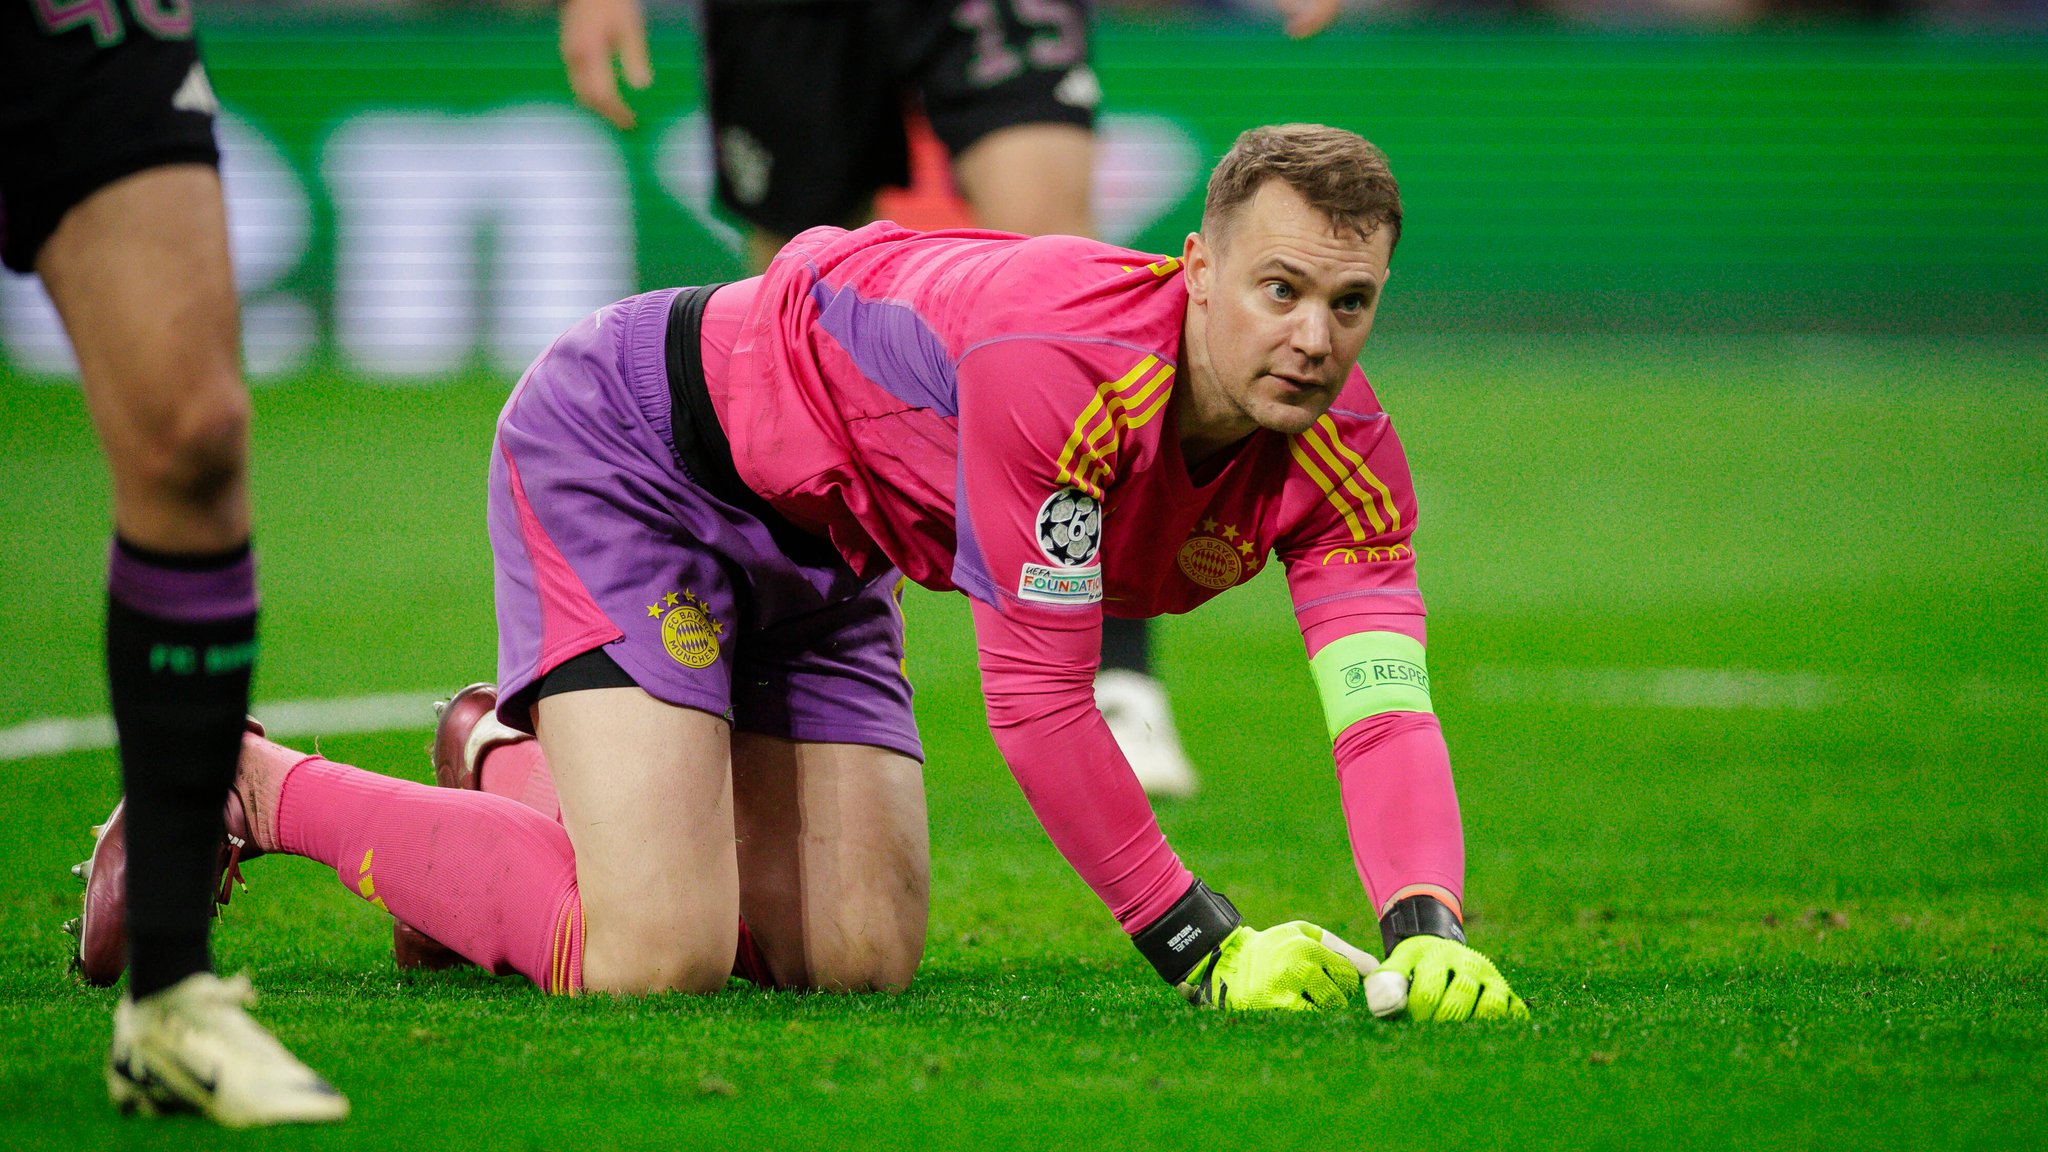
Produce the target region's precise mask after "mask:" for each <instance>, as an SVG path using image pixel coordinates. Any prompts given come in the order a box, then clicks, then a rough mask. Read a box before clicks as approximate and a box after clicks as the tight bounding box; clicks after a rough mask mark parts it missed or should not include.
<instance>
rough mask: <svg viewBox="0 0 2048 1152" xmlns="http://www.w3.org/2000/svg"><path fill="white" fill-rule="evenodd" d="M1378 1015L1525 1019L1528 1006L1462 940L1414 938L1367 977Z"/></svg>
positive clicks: (1368, 994) (1368, 997)
mask: <svg viewBox="0 0 2048 1152" xmlns="http://www.w3.org/2000/svg"><path fill="white" fill-rule="evenodd" d="M1365 989H1366V1002H1367V1003H1368V1004H1369V1005H1370V1006H1371V1007H1372V1013H1373V1015H1375V1016H1395V1015H1399V1014H1400V1013H1401V1012H1402V1011H1403V1010H1404V1009H1405V1010H1406V1012H1407V1014H1408V1017H1409V1018H1410V1019H1413V1020H1441V1021H1445V1022H1449V1021H1454V1020H1527V1019H1528V1018H1529V1006H1528V1005H1527V1004H1524V1003H1523V1002H1522V998H1521V997H1520V996H1517V995H1515V992H1514V989H1512V988H1509V987H1508V982H1507V979H1506V977H1503V976H1502V975H1501V974H1500V969H1498V968H1496V967H1494V966H1493V961H1491V960H1488V959H1487V958H1486V957H1484V956H1482V955H1480V954H1479V953H1477V952H1474V951H1473V950H1472V949H1471V948H1469V947H1467V946H1466V945H1465V943H1464V942H1463V941H1461V940H1451V939H1448V938H1446V937H1443V936H1410V937H1408V938H1407V939H1406V940H1403V941H1401V942H1400V943H1399V944H1396V945H1395V946H1394V950H1393V951H1392V952H1390V953H1388V954H1387V959H1386V961H1385V962H1384V963H1382V964H1381V965H1380V966H1379V967H1378V968H1377V969H1375V970H1374V971H1373V973H1372V975H1370V976H1368V977H1366V983H1365Z"/></svg>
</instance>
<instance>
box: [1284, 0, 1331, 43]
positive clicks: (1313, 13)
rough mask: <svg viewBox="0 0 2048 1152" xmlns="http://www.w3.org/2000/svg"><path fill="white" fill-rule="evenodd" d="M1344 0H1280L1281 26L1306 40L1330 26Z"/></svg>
mask: <svg viewBox="0 0 2048 1152" xmlns="http://www.w3.org/2000/svg"><path fill="white" fill-rule="evenodd" d="M1342 3H1343V0H1279V4H1278V7H1279V9H1280V28H1281V30H1282V31H1284V32H1286V33H1287V34H1288V35H1289V36H1292V37H1294V38H1295V39H1296V40H1306V39H1308V38H1309V37H1310V36H1313V35H1315V34H1316V33H1318V32H1321V31H1322V30H1323V29H1325V28H1328V27H1329V26H1330V21H1332V20H1335V19H1336V18H1337V9H1338V8H1339V6H1341V5H1342Z"/></svg>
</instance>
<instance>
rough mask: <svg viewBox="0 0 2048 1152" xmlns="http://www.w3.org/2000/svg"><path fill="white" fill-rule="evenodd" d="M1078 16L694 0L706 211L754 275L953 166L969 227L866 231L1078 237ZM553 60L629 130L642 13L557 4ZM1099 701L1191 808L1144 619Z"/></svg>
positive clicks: (1136, 768) (972, 4)
mask: <svg viewBox="0 0 2048 1152" xmlns="http://www.w3.org/2000/svg"><path fill="white" fill-rule="evenodd" d="M1338 3H1339V0H1287V2H1286V3H1285V4H1283V5H1282V13H1283V15H1284V17H1285V27H1286V30H1287V32H1288V34H1289V35H1292V36H1309V35H1313V34H1314V33H1316V32H1319V31H1321V30H1322V29H1323V28H1324V27H1325V26H1326V25H1327V24H1328V23H1329V22H1330V19H1331V18H1332V17H1333V16H1334V15H1335V14H1336V12H1337V8H1338ZM1088 16H1089V10H1088V4H1087V2H1086V0H1035V2H1027V3H1024V4H1019V3H1017V0H708V2H707V3H706V4H705V7H704V27H703V40H704V52H705V61H704V73H705V87H706V89H707V95H706V103H707V105H708V111H709V114H710V118H711V132H712V141H713V144H714V147H715V149H716V152H717V158H718V196H719V200H720V201H721V202H722V203H723V204H724V205H725V207H726V208H727V209H728V210H730V211H731V212H733V213H734V214H736V215H738V216H740V217H741V218H742V219H744V220H746V221H747V224H748V231H747V261H748V264H749V266H750V267H751V270H752V271H754V272H756V273H759V272H761V271H763V270H765V269H766V268H767V266H768V262H769V261H770V260H772V259H773V258H774V256H775V253H776V252H778V251H780V250H781V248H782V246H783V245H784V244H786V243H788V242H789V240H790V239H791V238H792V237H794V236H795V235H796V234H797V233H799V232H802V231H803V230H805V229H806V228H810V227H813V226H815V225H819V224H832V225H838V226H841V227H849V228H850V227H857V226H859V225H860V224H863V223H866V222H867V221H868V220H870V219H874V218H875V217H876V216H877V215H878V213H877V211H876V207H877V202H876V198H877V195H878V194H880V193H882V191H883V189H885V188H891V187H894V188H905V187H908V186H910V184H911V180H912V176H913V161H914V160H915V159H918V157H917V156H916V155H915V153H917V152H920V151H923V150H925V149H933V150H943V153H944V154H945V155H946V156H948V157H950V158H951V172H950V175H951V184H952V186H953V188H957V190H958V196H959V198H960V200H963V201H964V209H965V211H964V212H962V213H961V214H960V215H959V216H958V218H955V219H948V218H947V217H948V216H949V215H951V214H950V213H947V212H946V211H944V210H943V208H942V209H941V210H940V211H939V212H936V213H931V212H930V210H929V208H928V207H927V208H926V209H925V213H926V214H921V218H918V217H913V216H912V213H910V212H902V211H899V209H902V208H915V207H918V206H916V205H911V204H906V203H904V202H902V201H900V200H899V201H897V202H896V203H893V204H888V203H885V206H884V207H883V210H882V212H880V213H879V215H884V216H888V217H889V218H891V219H894V220H896V221H897V222H898V223H901V224H905V225H907V226H910V227H917V228H927V227H966V226H976V227H981V228H990V229H995V230H997V231H1001V232H1018V233H1022V234H1024V235H1027V236H1041V235H1050V234H1059V235H1068V236H1090V237H1092V236H1093V235H1094V234H1095V219H1094V211H1093V205H1092V201H1091V192H1092V187H1093V179H1094V171H1095V137H1094V123H1095V108H1096V105H1097V104H1098V103H1099V102H1100V100H1101V95H1102V89H1101V85H1100V84H1098V83H1097V81H1096V79H1095V73H1094V72H1093V70H1091V69H1090V67H1089V62H1088ZM562 56H563V60H564V63H565V64H566V65H567V67H568V70H569V80H570V86H571V87H572V88H573V89H574V90H575V92H576V95H577V97H578V99H580V100H581V101H582V102H583V103H584V104H585V105H586V106H587V107H589V108H591V109H592V110H594V111H596V112H598V113H599V114H601V115H603V116H605V117H606V118H608V119H610V120H611V121H612V122H613V123H614V124H617V125H618V126H620V127H622V128H625V127H630V126H632V124H633V122H634V117H633V113H632V110H631V108H629V107H628V106H627V105H626V103H625V101H624V100H623V99H622V98H621V96H620V93H619V88H618V81H617V77H616V76H615V75H614V72H613V60H614V59H615V58H616V59H617V60H618V62H619V65H620V70H621V71H622V72H623V74H624V76H625V79H626V82H627V83H628V84H629V85H631V86H633V87H636V88H644V87H646V86H647V84H649V83H651V82H652V79H653V73H652V69H651V68H650V66H649V63H648V57H647V37H646V31H645V26H644V18H643V16H642V13H641V9H640V3H639V0H566V3H564V5H563V7H562ZM799 64H800V66H798V65H799ZM946 191H947V192H948V193H950V192H951V191H952V189H951V188H949V189H947V190H946ZM948 199H951V197H950V196H948ZM1095 698H1096V703H1097V705H1098V706H1099V707H1100V708H1101V709H1102V714H1103V716H1104V718H1105V719H1107V720H1108V722H1109V727H1110V731H1111V732H1112V733H1114V734H1115V736H1116V741H1117V744H1118V745H1119V746H1121V747H1122V748H1123V750H1124V754H1125V755H1126V756H1127V757H1129V759H1130V763H1131V770H1132V772H1133V773H1135V774H1136V775H1137V777H1138V782H1139V783H1140V784H1142V785H1144V788H1145V791H1146V792H1148V793H1150V794H1152V795H1154V796H1172V797H1186V796H1191V795H1193V794H1194V792H1195V790H1196V788H1197V786H1198V781H1197V779H1196V775H1195V771H1194V768H1193V766H1192V765H1191V764H1190V763H1189V762H1188V758H1187V754H1186V752H1185V750H1184V749H1183V748H1182V746H1181V740H1180V735H1179V733H1178V731H1177V730H1176V729H1175V727H1174V723H1173V711H1172V708H1171V706H1170V703H1169V701H1168V698H1167V694H1166V689H1165V687H1164V686H1163V685H1162V684H1160V683H1159V681H1158V680H1156V679H1154V678H1153V676H1152V661H1151V644H1150V635H1149V625H1148V623H1147V622H1146V621H1144V620H1132V619H1125V618H1122V617H1115V616H1111V617H1106V618H1105V619H1104V621H1103V629H1102V665H1101V669H1100V671H1099V672H1098V674H1097V676H1096V680H1095Z"/></svg>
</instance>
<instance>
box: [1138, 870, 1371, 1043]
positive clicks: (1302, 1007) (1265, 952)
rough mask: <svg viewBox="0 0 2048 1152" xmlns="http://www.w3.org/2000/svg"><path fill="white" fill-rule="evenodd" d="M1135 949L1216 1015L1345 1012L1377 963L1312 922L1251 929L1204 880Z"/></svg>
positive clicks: (1143, 934)
mask: <svg viewBox="0 0 2048 1152" xmlns="http://www.w3.org/2000/svg"><path fill="white" fill-rule="evenodd" d="M1132 942H1133V943H1135V944H1136V945H1137V946H1138V951H1139V952H1141V953H1143V954H1144V956H1145V958H1146V959H1148V960H1150V961H1152V965H1153V967H1154V968H1155V969H1157V970H1158V972H1159V975H1160V976H1161V977H1163V978H1165V980H1166V981H1167V983H1169V984H1172V985H1174V986H1175V987H1176V988H1177V989H1179V991H1180V993H1181V995H1183V996H1185V997H1187V999H1188V1001H1189V1002H1190V1003H1193V1004H1198V1005H1201V1006H1203V1007H1208V1008H1223V1009H1237V1010H1244V1011H1261V1010H1271V1009H1283V1010H1294V1011H1313V1010H1317V1009H1337V1008H1342V1007H1344V1006H1345V1005H1346V1004H1349V1003H1350V1002H1351V997H1352V996H1353V995H1355V994H1357V992H1358V990H1359V986H1360V981H1361V980H1362V979H1363V974H1364V973H1365V972H1366V971H1369V970H1370V969H1371V968H1372V966H1373V963H1374V961H1373V958H1372V957H1371V956H1370V955H1367V954H1366V953H1364V952H1361V951H1359V950H1358V949H1356V948H1353V947H1352V946H1351V945H1349V944H1346V943H1344V942H1343V941H1342V940H1339V939H1338V938H1337V937H1336V936H1335V935H1334V934H1332V933H1329V932H1326V931H1324V930H1323V929H1322V928H1319V927H1317V926H1316V925H1314V924H1310V923H1308V922H1307V921H1305V920H1293V921H1289V922H1288V923H1285V924H1280V925H1276V926H1275V927H1272V928H1268V929H1265V930H1264V931H1257V930H1254V929H1251V928H1247V927H1245V926H1244V923H1243V919H1242V918H1241V917H1240V916H1239V915H1238V914H1237V909H1236V908H1234V907H1232V906H1231V904H1230V901H1228V900H1225V899H1224V898H1223V897H1221V896H1219V895H1217V894H1216V893H1214V892H1211V891H1209V888H1208V886H1207V885H1205V884H1203V883H1202V882H1201V881H1199V880H1197V881H1195V883H1194V884H1193V886H1191V887H1190V888H1189V889H1188V891H1187V894H1186V895H1184V896H1182V897H1181V898H1180V900H1179V901H1178V902H1177V903H1175V904H1174V906H1173V907H1172V908H1171V909H1169V910H1168V911H1167V913H1166V914H1165V915H1164V916H1161V917H1160V918H1159V919H1158V920H1156V921H1154V922H1153V923H1151V924H1150V925H1148V926H1146V928H1145V929H1144V930H1143V931H1141V932H1139V933H1138V934H1137V935H1136V936H1135V937H1133V938H1132Z"/></svg>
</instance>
